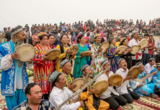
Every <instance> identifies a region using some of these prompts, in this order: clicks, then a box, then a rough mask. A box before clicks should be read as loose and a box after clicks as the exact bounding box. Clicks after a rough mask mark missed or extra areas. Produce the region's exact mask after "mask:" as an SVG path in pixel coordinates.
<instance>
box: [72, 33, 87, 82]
mask: <svg viewBox="0 0 160 110" xmlns="http://www.w3.org/2000/svg"><path fill="white" fill-rule="evenodd" d="M77 43H78V44H77V45H78V47H79V51H78V53H77V55H76V59H75V63H74V69H73V77H74V78H75V79H76V78H79V77H81V75H82V74H83V73H82V72H81V71H80V68H81V67H82V66H83V65H85V64H87V61H89V60H90V57H89V56H84V57H81V55H80V53H81V52H84V51H88V48H87V46H86V45H85V37H84V35H82V34H79V35H78V36H77Z"/></svg>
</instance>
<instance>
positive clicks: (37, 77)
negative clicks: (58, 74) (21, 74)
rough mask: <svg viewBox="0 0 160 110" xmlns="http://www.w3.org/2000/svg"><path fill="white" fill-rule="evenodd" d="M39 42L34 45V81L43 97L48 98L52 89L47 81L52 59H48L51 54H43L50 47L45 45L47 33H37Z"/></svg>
mask: <svg viewBox="0 0 160 110" xmlns="http://www.w3.org/2000/svg"><path fill="white" fill-rule="evenodd" d="M38 38H39V40H40V44H37V45H36V46H35V52H36V55H35V57H34V59H33V61H34V63H33V64H34V83H37V84H38V85H39V86H41V88H42V93H43V98H44V99H46V100H48V96H49V93H50V91H51V89H52V84H51V83H49V82H48V79H49V77H50V75H51V74H52V72H53V61H52V60H48V59H49V58H50V57H51V56H49V55H48V56H46V55H45V54H46V53H47V52H48V51H49V50H50V49H51V47H50V46H47V43H48V37H47V33H45V32H40V33H39V34H38Z"/></svg>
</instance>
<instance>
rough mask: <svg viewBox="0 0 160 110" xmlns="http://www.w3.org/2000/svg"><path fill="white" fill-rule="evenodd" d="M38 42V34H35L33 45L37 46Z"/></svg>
mask: <svg viewBox="0 0 160 110" xmlns="http://www.w3.org/2000/svg"><path fill="white" fill-rule="evenodd" d="M37 42H38V32H35V33H34V35H32V45H33V46H35V45H36V44H37Z"/></svg>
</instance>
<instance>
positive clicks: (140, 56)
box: [128, 31, 142, 65]
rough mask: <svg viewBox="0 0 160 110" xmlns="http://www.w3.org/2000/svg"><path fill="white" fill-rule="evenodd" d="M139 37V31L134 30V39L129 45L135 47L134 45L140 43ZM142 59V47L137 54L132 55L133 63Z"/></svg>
mask: <svg viewBox="0 0 160 110" xmlns="http://www.w3.org/2000/svg"><path fill="white" fill-rule="evenodd" d="M138 38H139V33H138V32H137V31H135V32H133V34H132V40H130V41H129V43H128V46H129V47H133V46H134V45H138V44H139V40H138ZM141 60H142V51H141V49H140V50H139V52H138V53H137V54H136V55H135V56H132V65H135V64H136V63H138V62H141Z"/></svg>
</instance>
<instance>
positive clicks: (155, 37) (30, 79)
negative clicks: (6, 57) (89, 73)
mask: <svg viewBox="0 0 160 110" xmlns="http://www.w3.org/2000/svg"><path fill="white" fill-rule="evenodd" d="M154 39H155V46H157V42H158V40H159V39H160V36H154ZM31 82H33V76H32V77H29V83H31ZM0 87H1V83H0ZM4 98H5V97H4V96H2V94H1V90H0V100H1V99H4Z"/></svg>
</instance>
